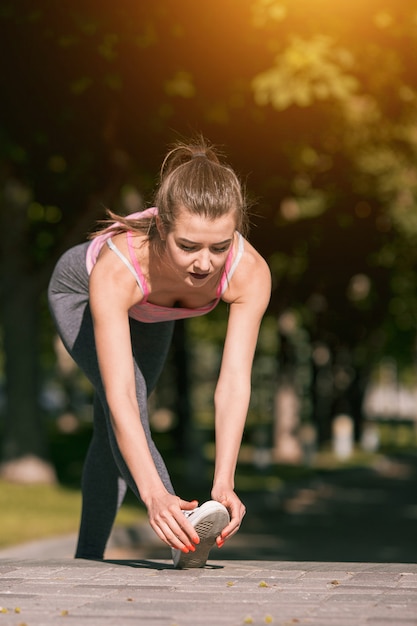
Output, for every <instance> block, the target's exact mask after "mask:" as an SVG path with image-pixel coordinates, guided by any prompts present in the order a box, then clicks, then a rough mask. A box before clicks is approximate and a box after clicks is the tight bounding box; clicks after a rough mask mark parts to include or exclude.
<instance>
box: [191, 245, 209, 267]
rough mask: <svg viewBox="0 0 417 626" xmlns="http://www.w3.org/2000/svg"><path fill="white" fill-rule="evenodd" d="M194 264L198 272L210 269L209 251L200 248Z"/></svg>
mask: <svg viewBox="0 0 417 626" xmlns="http://www.w3.org/2000/svg"><path fill="white" fill-rule="evenodd" d="M194 265H195V268H196V269H198V270H199V271H200V272H208V271H209V270H210V251H209V250H200V252H199V254H198V256H197V258H196V260H195V262H194Z"/></svg>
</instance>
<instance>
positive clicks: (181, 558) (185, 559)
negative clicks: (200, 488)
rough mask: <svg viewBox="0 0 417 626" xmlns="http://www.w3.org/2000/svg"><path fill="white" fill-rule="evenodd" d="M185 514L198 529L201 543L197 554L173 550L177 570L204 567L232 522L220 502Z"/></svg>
mask: <svg viewBox="0 0 417 626" xmlns="http://www.w3.org/2000/svg"><path fill="white" fill-rule="evenodd" d="M184 514H185V515H186V517H187V519H188V520H189V521H190V522H191V524H192V525H193V526H194V528H195V529H196V531H197V534H198V536H199V537H200V543H198V544H196V545H195V546H194V547H195V552H187V553H184V552H181V550H178V549H175V548H172V558H173V559H174V567H176V568H177V569H184V568H188V567H204V565H205V564H206V561H207V558H208V555H209V552H210V550H211V548H212V547H213V545H214V544H215V542H216V538H217V537H218V536H219V535H220V533H221V532H222V530H223V528H225V527H226V526H227V524H228V523H229V521H230V517H229V513H228V511H227V509H226V507H225V506H223V504H220V502H216V501H215V500H209V501H208V502H205V503H204V504H202V505H201V506H198V507H197V508H195V509H194V510H193V511H184Z"/></svg>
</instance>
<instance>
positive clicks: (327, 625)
mask: <svg viewBox="0 0 417 626" xmlns="http://www.w3.org/2000/svg"><path fill="white" fill-rule="evenodd" d="M0 606H1V609H0V626H23V625H26V626H47V625H49V624H51V625H54V626H55V625H56V624H68V625H69V624H77V625H81V626H84V624H85V625H86V626H96V625H97V626H108V625H110V624H120V625H124V624H139V625H142V624H150V625H151V626H211V625H213V626H215V625H219V626H240V625H244V624H253V625H254V626H256V625H261V624H263V625H264V624H273V625H275V626H290V625H297V624H299V625H302V624H305V625H309V626H362V625H364V626H365V625H366V626H388V625H390V626H391V625H392V626H411V625H413V626H416V625H417V565H414V564H395V563H391V564H370V563H318V562H276V561H237V560H236V561H230V560H227V561H222V560H217V561H216V560H210V561H209V565H208V566H207V567H206V568H204V569H198V570H195V569H194V570H183V571H178V570H174V569H173V568H172V565H171V563H170V562H169V561H164V560H155V561H152V560H147V559H145V560H141V559H137V560H135V559H131V560H120V561H115V560H113V561H104V562H91V561H82V560H73V559H58V560H52V559H51V560H16V559H1V560H0Z"/></svg>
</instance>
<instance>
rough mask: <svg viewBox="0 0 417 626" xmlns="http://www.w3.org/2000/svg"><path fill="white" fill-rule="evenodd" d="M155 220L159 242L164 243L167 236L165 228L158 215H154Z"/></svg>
mask: <svg viewBox="0 0 417 626" xmlns="http://www.w3.org/2000/svg"><path fill="white" fill-rule="evenodd" d="M155 219H156V228H157V230H158V234H159V237H160V239H161V241H165V239H166V236H167V235H166V230H165V226H164V225H163V223H162V221H161V218H160V217H159V215H156V217H155Z"/></svg>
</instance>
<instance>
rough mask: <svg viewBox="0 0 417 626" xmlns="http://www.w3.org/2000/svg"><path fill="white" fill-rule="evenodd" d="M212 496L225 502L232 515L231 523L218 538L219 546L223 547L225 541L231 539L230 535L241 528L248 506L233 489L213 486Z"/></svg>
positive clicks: (222, 502) (221, 502)
mask: <svg viewBox="0 0 417 626" xmlns="http://www.w3.org/2000/svg"><path fill="white" fill-rule="evenodd" d="M211 497H212V498H213V500H216V501H217V502H220V504H223V506H225V507H226V509H227V510H228V511H229V515H230V522H229V524H228V525H227V526H226V527H225V528H224V529H223V530H222V532H221V533H220V535H219V536H218V537H217V539H216V543H217V546H218V547H219V548H221V547H222V546H223V545H224V542H225V541H227V540H228V539H230V537H232V536H233V535H234V534H235V533H237V531H238V530H239V528H240V525H241V523H242V520H243V517H244V515H245V513H246V507H245V505H244V504H243V502H241V500H240V499H239V498H238V496H237V495H236V493H235V492H234V491H233V489H221V488H218V487H213V489H212V491H211Z"/></svg>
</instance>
